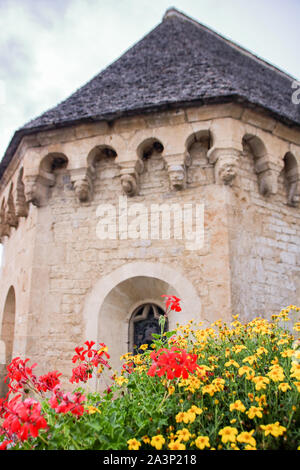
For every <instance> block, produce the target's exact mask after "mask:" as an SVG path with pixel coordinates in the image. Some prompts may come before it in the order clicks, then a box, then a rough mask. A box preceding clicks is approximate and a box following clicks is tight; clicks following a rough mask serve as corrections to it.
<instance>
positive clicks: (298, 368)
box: [291, 362, 300, 380]
mask: <svg viewBox="0 0 300 470" xmlns="http://www.w3.org/2000/svg"><path fill="white" fill-rule="evenodd" d="M291 377H295V379H297V380H300V364H297V362H293V363H292V367H291Z"/></svg>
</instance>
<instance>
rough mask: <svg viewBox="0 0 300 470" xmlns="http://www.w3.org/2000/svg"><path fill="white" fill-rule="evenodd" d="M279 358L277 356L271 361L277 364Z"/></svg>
mask: <svg viewBox="0 0 300 470" xmlns="http://www.w3.org/2000/svg"><path fill="white" fill-rule="evenodd" d="M278 362H279V360H278V357H277V356H276V357H275V358H274V359H273V360H272V361H271V364H273V365H276V364H278Z"/></svg>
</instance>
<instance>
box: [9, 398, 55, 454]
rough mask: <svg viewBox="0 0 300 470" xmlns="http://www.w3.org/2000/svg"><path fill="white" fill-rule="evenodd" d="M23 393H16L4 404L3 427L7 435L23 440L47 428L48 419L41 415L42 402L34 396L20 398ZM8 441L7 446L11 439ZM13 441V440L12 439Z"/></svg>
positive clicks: (35, 435)
mask: <svg viewBox="0 0 300 470" xmlns="http://www.w3.org/2000/svg"><path fill="white" fill-rule="evenodd" d="M20 397H21V395H16V396H15V397H14V398H12V399H11V400H10V401H8V402H6V403H5V404H4V407H5V409H6V412H5V414H4V422H3V424H2V428H3V430H4V432H5V433H6V435H7V436H9V437H10V438H13V437H14V436H16V437H17V438H18V439H20V440H21V441H26V440H27V439H28V437H29V435H31V436H32V437H37V436H38V433H39V429H41V428H47V421H46V420H45V418H44V417H43V416H42V415H41V404H40V403H39V402H38V401H36V400H33V399H32V398H26V400H24V401H21V400H20ZM4 442H6V445H5V447H4V448H6V446H7V444H8V443H9V441H4ZM10 442H12V441H10Z"/></svg>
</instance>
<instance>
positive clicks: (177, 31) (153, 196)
mask: <svg viewBox="0 0 300 470" xmlns="http://www.w3.org/2000/svg"><path fill="white" fill-rule="evenodd" d="M292 83H293V79H292V78H291V77H289V76H288V75H287V74H285V73H283V72H282V71H280V70H278V69H277V68H276V67H274V66H272V65H270V64H268V63H266V62H264V61H263V60H261V59H259V58H257V57H256V56H254V55H252V54H251V53H249V52H247V51H245V50H243V49H242V48H241V47H239V46H237V45H235V44H233V43H232V42H230V41H229V40H227V39H225V38H223V37H221V36H220V35H218V34H216V33H215V32H213V31H211V30H210V29H208V28H206V27H205V26H203V25H201V24H199V23H198V22H196V21H194V20H193V19H191V18H188V17H187V16H185V15H184V14H182V13H181V12H178V11H177V10H175V9H171V10H168V11H167V12H166V14H165V16H164V18H163V20H162V22H161V23H160V24H159V25H158V26H157V27H156V28H155V29H154V30H153V31H151V32H150V33H149V34H148V35H147V36H145V37H144V38H143V39H142V40H141V41H140V42H138V43H137V44H136V45H135V46H134V47H132V48H131V49H130V50H129V51H127V52H126V53H125V54H124V55H123V56H122V57H121V58H120V59H118V60H117V61H116V62H114V63H113V64H112V65H110V66H109V67H108V68H107V69H105V70H104V71H102V72H101V73H100V74H99V75H97V76H96V77H95V78H93V79H92V80H91V81H90V82H89V83H87V84H86V85H84V86H83V87H82V88H80V89H79V90H77V91H76V92H75V93H74V94H73V95H72V96H70V97H69V98H68V99H66V100H65V101H63V102H62V103H60V104H59V105H57V106H56V107H54V108H53V109H51V110H49V111H47V112H45V113H44V114H43V115H41V116H40V117H38V118H36V119H34V120H33V121H31V122H30V123H28V124H27V125H25V126H24V127H23V128H21V129H19V130H18V131H16V132H15V134H14V137H13V138H12V141H11V143H10V145H9V147H8V149H7V151H6V153H5V155H4V158H3V159H2V162H1V164H0V178H1V180H0V237H1V242H2V244H3V247H4V258H3V263H2V271H1V284H0V285H1V289H0V333H1V336H0V340H1V341H0V352H1V356H0V363H1V365H0V367H1V373H2V374H3V373H4V368H5V364H7V363H8V362H10V360H11V358H12V356H22V357H29V358H31V359H32V360H33V361H35V362H38V364H39V367H40V373H42V372H44V371H48V370H53V369H59V370H60V371H62V372H64V373H65V374H66V375H67V376H70V368H71V365H70V364H71V363H70V358H71V357H72V354H73V350H74V347H75V346H77V345H79V344H82V342H84V341H85V340H94V341H98V342H104V343H106V344H107V345H108V348H109V352H110V354H111V357H112V364H113V366H115V367H117V366H118V364H119V356H120V355H121V354H123V353H124V352H127V351H128V349H132V348H133V346H134V343H135V342H136V341H139V338H140V339H141V341H146V340H147V338H148V336H147V335H149V334H150V333H151V331H154V330H155V325H156V322H157V318H158V316H159V314H160V313H161V311H162V309H163V307H164V304H163V298H162V297H161V296H162V295H163V294H171V295H176V296H178V297H180V298H182V300H183V301H182V307H183V311H182V312H181V313H176V314H175V313H174V314H172V316H171V317H170V318H169V328H172V327H173V326H174V325H175V324H176V322H180V323H184V322H187V321H188V320H190V319H191V318H194V319H195V320H196V321H204V322H212V321H214V320H216V319H218V318H220V317H221V318H223V319H225V320H229V321H230V320H231V315H232V314H236V313H239V314H240V316H241V318H242V319H243V320H249V319H251V318H253V317H254V316H257V315H270V314H272V313H277V312H278V311H279V310H280V309H281V308H282V307H285V306H287V305H290V304H297V303H298V304H299V303H300V210H299V205H298V204H299V198H300V183H299V165H300V114H299V107H297V106H296V105H295V104H293V103H292V93H293V88H292ZM163 204H164V207H163V208H162V205H163ZM120 205H121V206H122V207H121V208H120ZM153 206H154V207H155V208H156V215H157V214H158V216H159V214H160V212H162V214H163V221H164V222H166V218H168V212H166V207H167V208H170V207H171V209H172V211H171V213H169V215H170V220H171V225H173V227H175V226H176V227H178V226H179V225H180V223H182V212H180V211H181V209H182V208H183V207H190V208H196V207H198V208H199V207H202V208H203V209H204V212H203V214H204V231H203V235H204V237H203V240H202V242H203V243H200V244H199V245H197V246H194V245H193V242H191V243H190V241H189V240H188V241H187V240H186V239H185V238H184V237H183V236H182V237H181V238H180V237H179V236H177V235H178V234H177V235H176V234H175V235H176V236H172V234H171V237H169V238H168V237H164V236H163V235H162V234H161V232H159V234H158V232H157V223H160V220H161V219H160V218H159V217H158V218H157V217H156V218H155V217H154V216H153V220H154V221H155V223H156V226H155V223H154V228H153V220H152V219H151V217H152V215H153V213H152V212H153V211H154V213H155V210H154V209H153ZM126 207H127V209H126ZM141 208H143V211H141ZM174 208H175V209H176V208H177V209H176V210H175V209H174ZM152 209H153V211H152ZM173 209H174V210H173ZM105 210H106V215H105V216H106V217H108V216H109V217H111V219H109V220H115V221H116V222H117V223H118V225H117V229H115V228H114V227H113V225H112V224H110V225H107V234H106V235H107V236H106V237H105V236H103V233H102V232H101V230H102V228H103V227H102V228H101V227H100V228H99V222H101V221H102V222H103V216H104V213H105ZM126 210H127V215H126ZM199 213H200V212H199ZM134 214H135V216H136V217H134ZM145 214H146V215H145ZM203 214H202V216H203ZM120 215H121V217H117V216H120ZM154 215H155V214H154ZM173 216H174V217H173ZM101 217H102V219H101ZM171 217H173V220H172V219H171ZM200 218H201V217H200V216H199V220H200ZM150 219H151V220H150ZM140 220H143V223H144V226H143V227H144V228H142V229H141V231H140V232H138V229H137V225H138V221H140ZM147 220H149V227H150V226H151V227H152V229H153V230H154V232H155V234H154V235H155V236H154V235H153V233H152V232H151V233H150V231H149V232H148V234H147V233H146V235H145V230H144V229H145V224H146V225H147V223H146V222H147ZM193 220H194V219H193ZM197 220H198V219H196V218H195V220H194V222H193V223H194V225H193V226H192V228H195V224H196V223H197ZM202 220H203V219H202ZM176 224H177V225H176ZM100 225H101V224H100ZM149 227H148V228H149ZM146 228H147V227H146ZM158 228H159V227H158ZM99 233H100V235H101V233H102V236H100V235H99ZM141 235H143V236H141ZM173 235H174V234H173ZM142 322H144V323H142ZM149 332H150V333H149Z"/></svg>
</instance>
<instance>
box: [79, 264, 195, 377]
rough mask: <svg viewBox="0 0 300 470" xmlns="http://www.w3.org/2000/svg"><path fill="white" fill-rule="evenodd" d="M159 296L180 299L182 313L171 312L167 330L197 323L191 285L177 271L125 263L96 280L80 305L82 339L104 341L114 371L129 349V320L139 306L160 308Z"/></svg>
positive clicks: (162, 300) (162, 265)
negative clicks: (83, 332) (190, 322)
mask: <svg viewBox="0 0 300 470" xmlns="http://www.w3.org/2000/svg"><path fill="white" fill-rule="evenodd" d="M163 294H166V295H176V296H178V297H179V298H181V299H182V304H181V305H182V312H172V314H171V315H170V317H169V329H173V328H175V327H176V323H180V324H185V323H187V322H188V321H189V320H191V319H192V318H193V319H194V320H195V321H196V322H199V321H201V301H200V298H199V296H198V294H197V292H196V290H195V288H194V286H193V285H192V283H191V282H190V281H189V280H188V279H187V278H186V277H185V276H184V275H183V274H182V273H180V271H178V270H177V269H175V268H173V267H171V266H168V265H165V264H161V263H150V262H142V261H137V262H133V263H128V264H126V265H123V266H122V267H120V268H118V269H116V270H115V271H113V272H112V273H110V274H109V275H107V276H104V277H103V278H101V279H99V280H98V281H97V282H96V284H95V286H94V288H93V289H92V291H91V292H90V294H89V295H88V297H87V299H86V302H85V306H84V320H85V339H87V340H89V341H90V340H93V341H95V342H104V343H105V344H106V345H107V346H108V350H109V354H110V356H111V360H110V363H111V365H112V367H113V368H114V369H119V368H120V356H121V355H122V354H125V353H126V352H128V349H129V336H128V332H129V321H130V317H131V315H132V312H133V311H134V309H135V308H137V307H138V306H139V305H140V304H141V303H147V302H149V303H155V304H157V305H159V306H161V307H162V308H164V299H163V298H162V297H161V296H162V295H163Z"/></svg>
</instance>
